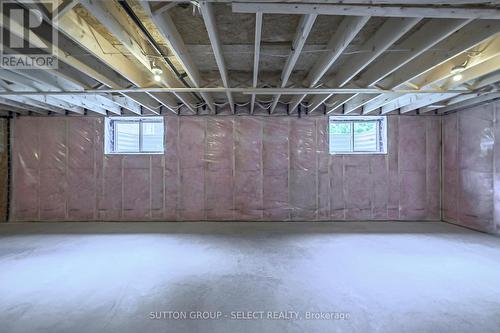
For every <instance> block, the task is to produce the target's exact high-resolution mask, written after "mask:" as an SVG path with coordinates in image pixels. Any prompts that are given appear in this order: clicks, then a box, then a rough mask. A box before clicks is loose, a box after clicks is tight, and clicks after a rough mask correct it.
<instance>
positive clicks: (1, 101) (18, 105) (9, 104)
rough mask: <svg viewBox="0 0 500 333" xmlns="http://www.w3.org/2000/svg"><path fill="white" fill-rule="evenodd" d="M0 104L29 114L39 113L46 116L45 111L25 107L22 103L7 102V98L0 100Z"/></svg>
mask: <svg viewBox="0 0 500 333" xmlns="http://www.w3.org/2000/svg"><path fill="white" fill-rule="evenodd" d="M0 103H1V104H3V105H7V106H10V107H14V108H18V109H23V110H26V111H29V112H34V113H39V114H47V110H44V109H41V108H38V107H36V106H31V105H26V104H24V103H20V102H17V101H13V100H9V99H7V98H0Z"/></svg>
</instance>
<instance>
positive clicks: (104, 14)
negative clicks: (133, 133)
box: [80, 0, 196, 112]
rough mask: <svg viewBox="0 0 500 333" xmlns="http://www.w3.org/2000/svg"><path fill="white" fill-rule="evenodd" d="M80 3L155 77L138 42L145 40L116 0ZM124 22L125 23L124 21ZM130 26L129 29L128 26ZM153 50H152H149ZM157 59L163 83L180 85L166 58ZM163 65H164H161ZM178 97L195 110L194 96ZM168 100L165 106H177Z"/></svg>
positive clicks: (85, 0)
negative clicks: (136, 33) (166, 62)
mask: <svg viewBox="0 0 500 333" xmlns="http://www.w3.org/2000/svg"><path fill="white" fill-rule="evenodd" d="M80 3H81V4H82V5H83V6H84V7H85V9H87V10H88V11H89V12H90V13H91V14H92V15H93V16H94V17H95V18H97V19H98V20H99V22H100V23H101V24H102V25H103V26H104V27H106V29H107V30H108V31H109V32H110V33H111V34H112V35H113V36H114V37H116V38H117V39H118V40H119V41H120V43H121V44H122V45H123V46H124V47H125V48H126V49H127V50H128V51H129V52H130V53H131V54H132V55H133V56H134V57H135V58H136V59H137V60H138V61H139V62H140V63H141V64H142V66H143V67H144V70H145V72H146V73H147V72H148V71H149V73H148V76H149V78H150V80H151V79H152V77H153V74H152V72H151V69H152V62H151V59H149V58H148V55H147V54H146V52H145V50H143V47H142V46H141V45H140V44H139V43H138V41H141V40H144V38H141V37H140V36H138V35H135V34H133V33H132V31H133V26H134V23H133V22H131V21H130V20H129V19H128V17H125V15H124V14H123V13H122V9H121V8H120V7H119V6H118V5H117V4H116V3H115V2H114V1H91V0H80ZM122 22H123V23H122ZM126 27H128V30H127V28H126ZM148 52H151V51H148ZM161 59H162V60H161V61H157V62H156V65H157V66H160V67H163V69H162V70H163V75H162V76H161V78H162V82H161V83H162V84H163V85H165V86H167V87H178V86H180V85H181V82H180V81H179V80H178V79H177V78H176V77H174V76H173V75H172V73H171V71H170V68H168V67H167V66H165V63H164V59H163V58H161ZM161 65H163V66H161ZM153 84H155V83H153ZM175 95H176V97H177V98H178V99H179V100H180V101H181V102H182V103H184V104H185V105H186V106H187V107H188V108H189V109H190V110H192V111H193V112H194V111H195V110H194V108H193V106H192V105H194V104H196V103H195V101H194V100H193V98H192V96H190V95H185V94H175ZM164 100H166V102H165V103H163V102H162V104H164V105H165V107H168V108H171V107H175V104H176V103H174V102H173V101H171V99H170V98H169V97H166V98H163V99H162V101H164Z"/></svg>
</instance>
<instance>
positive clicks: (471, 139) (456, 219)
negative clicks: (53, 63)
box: [442, 101, 500, 234]
mask: <svg viewBox="0 0 500 333" xmlns="http://www.w3.org/2000/svg"><path fill="white" fill-rule="evenodd" d="M499 121H500V102H498V101H497V102H493V103H488V104H484V105H480V106H477V107H474V108H471V109H468V110H463V111H460V112H457V113H453V114H450V115H447V116H445V117H443V207H442V208H443V220H444V221H447V222H452V223H456V224H459V225H463V226H466V227H470V228H473V229H477V230H482V231H486V232H490V233H496V234H500V187H499V185H500V142H498V140H499V138H500V122H499Z"/></svg>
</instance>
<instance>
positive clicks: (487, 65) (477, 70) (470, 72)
mask: <svg viewBox="0 0 500 333" xmlns="http://www.w3.org/2000/svg"><path fill="white" fill-rule="evenodd" d="M491 48H493V49H494V48H496V43H495V44H493V45H492V47H491ZM499 68H500V51H499V52H498V53H497V56H496V57H493V58H487V59H484V61H482V62H479V60H476V63H475V65H471V67H470V68H467V69H465V70H464V71H463V72H462V73H461V75H462V79H461V80H458V81H454V80H449V81H448V82H446V85H447V86H446V87H447V88H450V89H453V88H456V87H459V86H461V85H462V84H463V83H465V82H469V81H473V80H475V79H477V78H480V77H482V76H485V75H487V74H489V73H491V72H492V71H494V70H498V69H499ZM447 76H448V75H447ZM436 82H438V83H439V82H442V79H436ZM433 84H434V82H432V83H429V86H430V85H433ZM425 88H426V87H424V89H425ZM457 95H459V94H452V95H451V96H450V94H446V95H441V94H431V95H430V96H417V98H416V99H415V100H414V101H412V102H411V103H408V104H407V105H404V106H399V107H400V108H401V113H405V112H409V111H412V110H415V109H419V108H421V107H424V106H427V105H431V104H434V103H437V102H441V101H443V100H446V99H449V98H451V97H455V96H457ZM401 98H403V97H399V98H398V100H399V99H401Z"/></svg>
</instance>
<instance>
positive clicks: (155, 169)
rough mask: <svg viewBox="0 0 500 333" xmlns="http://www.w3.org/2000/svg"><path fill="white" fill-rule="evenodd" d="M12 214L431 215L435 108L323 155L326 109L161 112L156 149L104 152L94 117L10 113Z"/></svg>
mask: <svg viewBox="0 0 500 333" xmlns="http://www.w3.org/2000/svg"><path fill="white" fill-rule="evenodd" d="M12 122H13V131H14V146H13V182H12V186H13V198H12V203H11V204H12V215H11V219H12V220H17V221H21V220H33V221H43V220H98V221H109V220H139V221H142V220H162V221H185V220H203V221H204V220H259V221H288V220H294V221H295V220H297V221H300V220H306V221H315V220H377V219H380V220H387V219H396V220H415V219H418V220H439V218H440V161H441V154H440V137H441V131H440V126H441V120H440V118H439V117H431V116H430V117H426V116H390V117H389V119H388V140H389V142H388V154H387V155H329V153H328V131H327V125H328V118H327V117H309V118H292V117H289V118H285V117H273V118H269V117H258V116H253V117H245V116H234V117H232V116H224V117H222V116H221V117H210V116H207V117H175V116H168V117H166V118H165V126H166V128H165V140H166V142H165V147H166V151H165V154H163V155H105V154H104V149H103V147H104V142H103V131H104V119H102V118H97V117H95V118H94V117H19V118H16V119H14V120H13V121H12Z"/></svg>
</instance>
